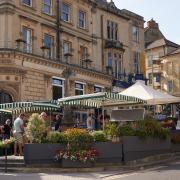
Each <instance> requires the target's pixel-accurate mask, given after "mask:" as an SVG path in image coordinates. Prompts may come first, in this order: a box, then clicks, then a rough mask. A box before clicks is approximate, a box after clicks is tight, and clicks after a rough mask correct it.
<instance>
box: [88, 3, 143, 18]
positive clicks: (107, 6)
mask: <svg viewBox="0 0 180 180" xmlns="http://www.w3.org/2000/svg"><path fill="white" fill-rule="evenodd" d="M92 2H95V3H96V4H97V5H98V7H99V8H102V9H104V10H105V11H108V12H111V13H113V14H115V15H117V16H120V17H122V18H124V19H127V20H129V19H130V18H131V17H134V18H136V19H138V20H140V21H144V17H142V16H140V15H138V14H135V13H134V12H131V11H129V10H126V9H122V10H121V9H119V8H118V7H116V5H115V3H114V2H113V1H111V2H108V1H107V0H92Z"/></svg>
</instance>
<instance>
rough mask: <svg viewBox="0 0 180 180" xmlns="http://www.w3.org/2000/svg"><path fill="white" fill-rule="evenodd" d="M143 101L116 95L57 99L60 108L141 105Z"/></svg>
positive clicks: (106, 94)
mask: <svg viewBox="0 0 180 180" xmlns="http://www.w3.org/2000/svg"><path fill="white" fill-rule="evenodd" d="M142 103H145V101H143V100H141V99H139V98H135V97H132V96H124V95H121V94H117V93H107V92H100V93H93V94H85V95H78V96H70V97H66V98H61V99H58V105H60V106H84V107H92V108H93V107H95V108H99V107H103V106H114V105H123V104H142Z"/></svg>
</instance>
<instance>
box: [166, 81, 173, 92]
mask: <svg viewBox="0 0 180 180" xmlns="http://www.w3.org/2000/svg"><path fill="white" fill-rule="evenodd" d="M167 86H168V92H170V93H171V92H173V81H172V80H169V81H168V82H167Z"/></svg>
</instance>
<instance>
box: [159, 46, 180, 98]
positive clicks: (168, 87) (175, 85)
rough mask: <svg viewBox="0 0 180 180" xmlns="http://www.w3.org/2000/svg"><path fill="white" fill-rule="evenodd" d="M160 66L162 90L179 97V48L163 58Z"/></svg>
mask: <svg viewBox="0 0 180 180" xmlns="http://www.w3.org/2000/svg"><path fill="white" fill-rule="evenodd" d="M161 66H162V75H161V78H162V80H161V86H162V90H164V91H166V92H168V93H169V94H172V95H174V96H179V97H180V48H178V49H177V50H175V51H173V52H171V53H169V54H168V55H166V56H164V57H163V58H162V61H161Z"/></svg>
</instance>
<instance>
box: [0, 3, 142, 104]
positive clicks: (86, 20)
mask: <svg viewBox="0 0 180 180" xmlns="http://www.w3.org/2000/svg"><path fill="white" fill-rule="evenodd" d="M143 51H144V20H143V17H141V16H139V15H137V14H134V13H132V12H130V11H128V10H120V9H118V8H117V7H116V6H115V5H114V3H113V2H112V1H111V2H110V3H109V2H107V1H106V0H59V1H57V0H1V1H0V103H5V102H12V101H34V100H47V99H58V98H61V97H64V96H70V95H79V94H85V93H93V92H100V91H112V88H113V86H112V82H113V80H115V81H116V82H117V83H115V84H114V86H118V81H119V80H122V79H123V78H124V77H125V75H127V74H132V73H141V68H140V63H141V62H140V60H141V56H142V54H143ZM123 80H124V79H123Z"/></svg>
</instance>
